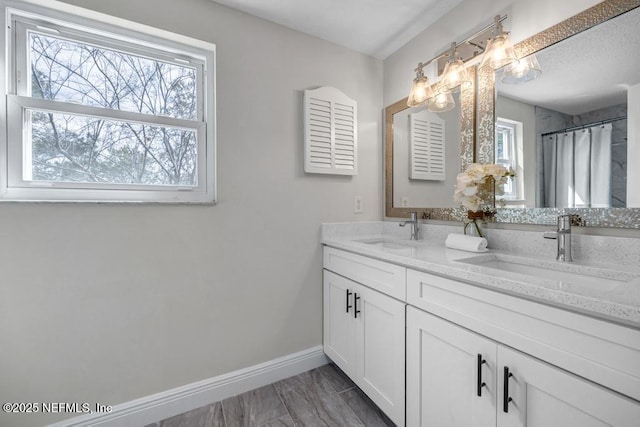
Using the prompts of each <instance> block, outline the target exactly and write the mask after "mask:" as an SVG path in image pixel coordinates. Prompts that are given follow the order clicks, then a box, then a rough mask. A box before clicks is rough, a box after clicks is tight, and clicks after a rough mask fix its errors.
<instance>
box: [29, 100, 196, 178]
mask: <svg viewBox="0 0 640 427" xmlns="http://www.w3.org/2000/svg"><path fill="white" fill-rule="evenodd" d="M28 113H29V114H30V117H31V146H30V148H31V150H30V152H31V153H30V154H31V168H32V170H31V176H25V177H24V179H25V180H32V181H52V182H85V183H86V182H90V183H110V184H155V185H181V186H196V185H197V159H198V153H197V143H196V131H194V130H185V129H177V128H170V127H160V126H151V125H144V124H137V123H128V122H122V121H115V120H109V119H101V118H94V117H84V116H74V115H67V114H59V113H48V112H40V111H28ZM27 147H28V146H27ZM26 175H29V174H28V173H26Z"/></svg>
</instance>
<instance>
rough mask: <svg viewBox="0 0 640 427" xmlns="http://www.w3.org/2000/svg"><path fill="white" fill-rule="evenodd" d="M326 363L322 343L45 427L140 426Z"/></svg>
mask: <svg viewBox="0 0 640 427" xmlns="http://www.w3.org/2000/svg"><path fill="white" fill-rule="evenodd" d="M327 362H328V359H327V358H326V356H325V355H324V352H323V351H322V346H317V347H312V348H310V349H307V350H303V351H300V352H298V353H293V354H289V355H287V356H283V357H280V358H278V359H274V360H270V361H268V362H265V363H261V364H259V365H255V366H250V367H248V368H245V369H240V370H238V371H234V372H230V373H228V374H224V375H220V376H217V377H214V378H209V379H207V380H203V381H198V382H196V383H192V384H188V385H185V386H182V387H178V388H174V389H172V390H167V391H164V392H161V393H157V394H153V395H151V396H146V397H143V398H140V399H136V400H132V401H130V402H126V403H122V404H119V405H115V406H114V407H113V408H112V411H111V412H109V413H101V414H97V413H94V414H87V415H82V416H79V417H75V418H71V419H68V420H64V421H60V422H57V423H55V424H51V425H50V426H49V427H89V426H100V427H112V426H113V427H116V426H117V427H140V426H145V425H147V424H150V423H154V422H156V421H159V420H163V419H166V418H169V417H172V416H174V415H178V414H181V413H183V412H187V411H190V410H192V409H196V408H199V407H201V406H205V405H208V404H210V403H213V402H217V401H220V400H223V399H226V398H227V397H231V396H236V395H238V394H241V393H244V392H246V391H249V390H253V389H255V388H258V387H262V386H265V385H267V384H271V383H273V382H276V381H280V380H282V379H285V378H289V377H291V376H294V375H298V374H300V373H302V372H305V371H308V370H310V369H314V368H317V367H319V366H322V365H324V364H326V363H327Z"/></svg>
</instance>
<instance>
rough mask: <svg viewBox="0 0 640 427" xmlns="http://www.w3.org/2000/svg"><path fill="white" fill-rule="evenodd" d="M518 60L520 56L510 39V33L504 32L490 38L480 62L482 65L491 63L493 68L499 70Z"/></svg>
mask: <svg viewBox="0 0 640 427" xmlns="http://www.w3.org/2000/svg"><path fill="white" fill-rule="evenodd" d="M517 61H518V57H517V56H516V52H515V49H514V48H513V45H512V44H511V40H509V35H508V34H507V33H502V34H498V35H497V36H495V37H494V38H492V39H490V40H489V44H488V46H487V49H486V50H485V51H484V56H483V57H482V62H480V67H484V66H485V65H487V64H489V66H490V67H491V68H492V69H494V70H497V69H498V68H502V67H504V66H505V65H509V64H511V63H513V62H517Z"/></svg>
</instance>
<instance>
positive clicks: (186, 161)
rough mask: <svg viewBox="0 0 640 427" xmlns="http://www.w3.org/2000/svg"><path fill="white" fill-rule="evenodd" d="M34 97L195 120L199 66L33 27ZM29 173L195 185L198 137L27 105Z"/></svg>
mask: <svg viewBox="0 0 640 427" xmlns="http://www.w3.org/2000/svg"><path fill="white" fill-rule="evenodd" d="M30 56H31V92H32V97H34V98H40V99H46V100H52V101H60V102H70V103H75V104H80V105H86V106H91V107H100V108H108V109H117V110H123V111H129V112H136V113H144V114H151V115H156V116H167V117H173V118H178V119H187V120H195V119H196V116H197V107H196V99H197V96H196V71H195V69H194V68H192V67H189V66H183V65H176V64H171V63H167V62H161V61H158V60H153V59H147V58H143V57H140V56H135V55H132V54H129V53H124V52H119V51H115V50H109V49H105V48H102V47H96V46H91V45H87V44H82V43H78V42H73V41H68V40H65V39H62V38H57V37H52V36H48V35H42V34H36V33H32V34H30ZM27 111H28V113H30V118H31V137H32V140H31V150H32V153H31V158H32V179H33V180H37V181H38V180H39V181H54V182H97V183H100V182H104V183H115V184H158V185H186V186H193V185H197V158H198V153H197V138H196V132H195V131H194V130H193V129H179V128H172V127H162V126H159V125H149V124H143V123H135V122H130V121H117V120H114V119H105V118H101V117H92V116H83V115H70V114H64V113H59V112H47V111H36V110H27Z"/></svg>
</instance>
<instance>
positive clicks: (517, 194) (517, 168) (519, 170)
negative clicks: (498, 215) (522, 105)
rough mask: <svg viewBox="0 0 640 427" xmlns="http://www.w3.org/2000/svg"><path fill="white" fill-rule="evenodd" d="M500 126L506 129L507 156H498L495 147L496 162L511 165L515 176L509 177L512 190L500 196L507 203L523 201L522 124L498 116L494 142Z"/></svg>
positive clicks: (506, 165)
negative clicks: (507, 135) (507, 141)
mask: <svg viewBox="0 0 640 427" xmlns="http://www.w3.org/2000/svg"><path fill="white" fill-rule="evenodd" d="M500 128H504V129H507V130H508V133H509V134H510V141H509V143H508V147H506V150H505V151H506V154H507V157H506V158H504V159H500V158H498V149H497V146H496V147H495V152H496V164H499V165H503V166H505V167H512V168H513V170H514V172H515V173H516V176H515V177H512V178H511V188H512V191H511V192H510V193H507V192H506V191H505V194H504V195H503V196H501V198H502V199H503V200H504V201H505V202H506V203H507V204H520V203H524V201H525V200H524V164H523V155H522V154H523V148H524V147H523V145H524V141H523V139H524V136H523V124H522V122H518V121H515V120H510V119H505V118H502V117H498V119H497V120H496V144H497V141H498V133H499V132H500V130H499V129H500Z"/></svg>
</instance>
